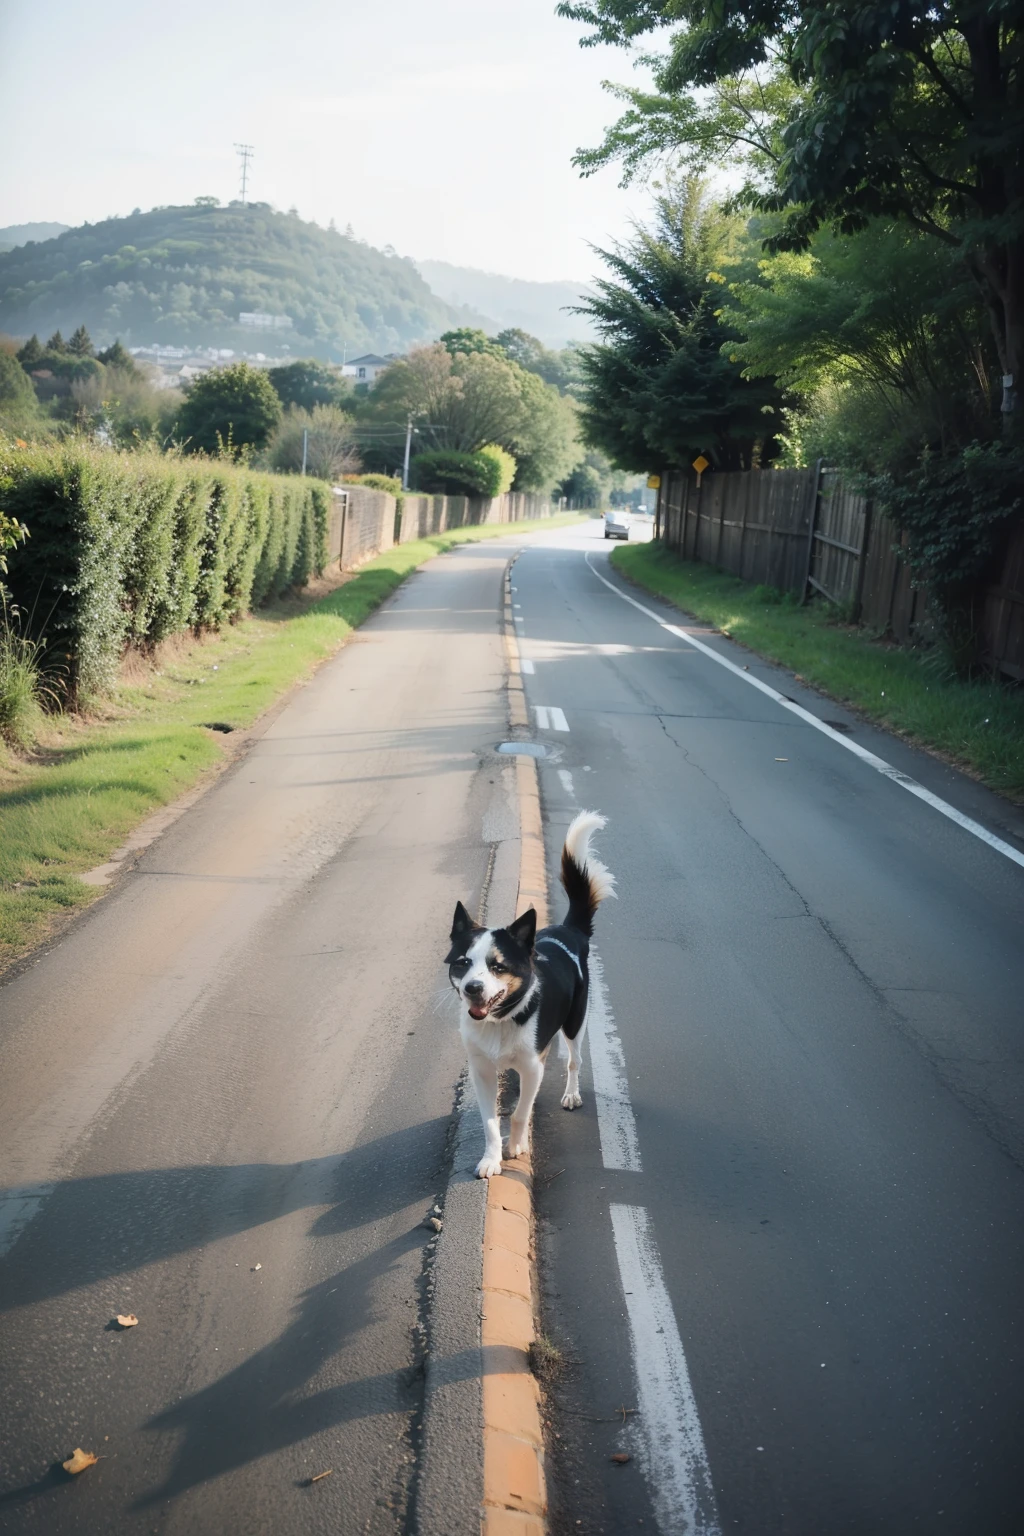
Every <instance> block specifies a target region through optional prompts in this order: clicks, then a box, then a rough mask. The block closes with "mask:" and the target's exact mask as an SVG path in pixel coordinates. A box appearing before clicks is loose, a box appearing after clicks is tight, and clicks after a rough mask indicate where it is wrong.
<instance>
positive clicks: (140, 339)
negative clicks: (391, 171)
mask: <svg viewBox="0 0 1024 1536" xmlns="http://www.w3.org/2000/svg"><path fill="white" fill-rule="evenodd" d="M253 312H258V313H261V314H265V315H274V316H286V317H287V323H286V324H283V325H280V326H278V327H277V328H275V329H273V330H271V331H260V330H254V329H252V328H249V327H246V326H243V325H242V324H240V322H239V315H240V314H243V313H253ZM480 318H481V317H480V316H479V315H476V314H472V313H470V312H467V311H465V310H459V309H456V308H454V307H452V306H450V305H448V304H446V303H445V302H444V301H443V300H442V299H439V298H438V297H437V296H436V295H435V294H434V293H432V292H431V290H430V288H429V287H428V285H427V283H426V282H425V281H424V279H423V277H422V276H421V275H420V273H419V272H418V271H417V270H416V267H415V266H414V264H413V263H412V262H411V261H408V260H406V259H404V258H402V257H399V256H395V255H393V254H390V253H388V252H385V251H378V250H375V249H374V248H373V247H372V246H368V245H364V244H363V243H362V242H360V241H358V240H355V239H353V238H351V237H349V236H347V235H342V234H339V233H338V232H337V231H336V230H333V229H321V228H320V227H319V226H318V225H316V224H309V223H306V222H305V221H304V220H302V219H300V218H299V217H298V215H297V214H288V213H276V212H274V210H273V209H271V208H270V207H269V205H267V204H265V203H253V204H249V205H248V206H247V207H243V206H242V205H241V204H235V203H232V204H230V205H229V206H228V207H225V208H220V207H217V206H215V205H214V206H210V205H208V204H206V203H199V204H197V205H195V206H190V207H182V208H176V207H172V208H154V209H152V210H151V211H150V212H148V213H141V212H135V213H133V214H130V215H129V216H128V217H127V218H120V219H105V220H104V221H103V222H102V223H100V224H84V225H82V226H81V227H80V228H78V229H67V230H65V232H64V233H63V234H61V235H58V236H57V238H56V239H52V240H47V241H45V242H44V243H42V244H36V245H28V246H19V247H17V248H16V249H14V250H10V251H6V252H3V253H0V331H6V332H8V333H9V334H10V335H14V336H27V335H29V334H30V333H31V332H33V331H35V332H37V333H38V334H39V335H40V337H42V338H43V339H45V337H46V336H48V335H49V334H50V332H51V331H53V330H56V329H57V328H60V329H61V330H62V331H64V333H65V334H67V333H68V332H69V331H73V330H74V329H75V327H76V326H78V325H82V324H84V325H85V326H87V328H88V330H89V332H90V333H91V335H92V337H93V340H94V341H95V342H96V343H97V344H98V345H104V344H107V343H109V342H111V341H113V339H114V338H115V336H119V337H120V338H121V340H122V341H123V342H124V343H125V344H126V345H128V346H147V345H152V344H153V343H160V344H162V345H172V346H204V347H231V348H233V349H235V350H237V351H244V350H254V349H255V348H257V347H259V348H261V349H263V350H265V351H268V352H271V351H272V352H275V353H279V352H282V351H284V350H285V349H286V348H288V349H290V350H291V351H292V352H293V353H298V354H301V355H303V356H309V355H314V356H319V357H322V358H325V359H328V360H332V361H340V359H341V357H342V352H343V349H345V348H347V350H348V356H349V357H352V356H353V355H355V354H357V353H359V352H366V351H369V350H373V351H377V352H389V351H400V350H404V349H405V348H407V347H409V346H410V345H412V344H414V343H416V342H421V341H430V340H433V339H434V338H436V337H437V336H438V335H439V334H440V333H441V332H442V331H443V330H445V329H447V328H448V327H450V326H453V325H466V324H478V323H479V322H480Z"/></svg>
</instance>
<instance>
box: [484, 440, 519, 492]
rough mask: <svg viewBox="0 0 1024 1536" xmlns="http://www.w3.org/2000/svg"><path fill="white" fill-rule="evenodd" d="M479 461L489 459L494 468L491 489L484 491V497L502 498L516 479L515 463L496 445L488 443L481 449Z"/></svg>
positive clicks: (510, 456)
mask: <svg viewBox="0 0 1024 1536" xmlns="http://www.w3.org/2000/svg"><path fill="white" fill-rule="evenodd" d="M478 457H479V458H481V459H489V460H490V461H491V462H492V463H493V464H494V466H495V474H494V480H493V481H492V489H491V490H489V491H484V493H483V494H484V495H485V496H504V494H505V492H506V491H510V490H511V489H512V482H513V480H514V479H515V477H516V461H515V459H514V458H513V457H512V455H511V454H510V453H506V451H505V449H504V448H499V447H498V444H497V443H488V444H487V446H486V447H485V448H481V449H480V452H479V454H478Z"/></svg>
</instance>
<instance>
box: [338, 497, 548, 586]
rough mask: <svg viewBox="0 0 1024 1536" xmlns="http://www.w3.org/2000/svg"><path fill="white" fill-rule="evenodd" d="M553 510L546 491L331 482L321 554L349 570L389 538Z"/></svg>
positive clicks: (402, 540) (403, 539)
mask: <svg viewBox="0 0 1024 1536" xmlns="http://www.w3.org/2000/svg"><path fill="white" fill-rule="evenodd" d="M558 511H559V506H558V504H557V502H556V503H554V504H552V502H551V500H550V499H549V498H548V497H547V496H536V495H533V494H532V493H527V492H524V491H509V492H507V493H506V494H505V495H504V496H492V497H481V496H415V495H406V494H404V493H403V495H401V496H399V497H395V496H389V495H388V494H387V492H386V491H373V490H370V488H369V487H368V486H365V485H351V486H335V487H334V497H333V505H332V507H331V515H330V519H329V521H328V526H327V559H328V563H329V564H333V563H334V562H335V561H337V562H338V563H339V564H340V565H341V568H342V570H346V571H349V570H354V569H355V567H356V566H357V565H361V564H362V562H363V561H364V560H369V559H370V558H371V557H372V556H373V555H379V554H381V553H382V552H383V551H384V550H386V549H391V548H392V547H393V546H394V545H395V544H407V543H408V542H409V540H410V539H422V538H425V537H426V535H427V534H431V533H444V532H445V530H446V529H448V528H466V527H476V526H477V525H479V524H481V523H518V522H522V521H523V519H525V518H538V517H553V516H554V515H555V514H556V513H557V512H558Z"/></svg>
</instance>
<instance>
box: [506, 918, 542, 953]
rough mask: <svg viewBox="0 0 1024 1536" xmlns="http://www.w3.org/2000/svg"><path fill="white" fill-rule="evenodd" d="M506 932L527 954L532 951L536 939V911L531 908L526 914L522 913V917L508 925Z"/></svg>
mask: <svg viewBox="0 0 1024 1536" xmlns="http://www.w3.org/2000/svg"><path fill="white" fill-rule="evenodd" d="M507 931H508V932H509V933H510V934H511V935H512V937H513V938H514V939H515V941H516V943H517V944H521V945H522V946H523V948H524V949H525V950H526V953H527V954H529V953H530V951H531V950H532V949H533V941H534V939H535V938H536V937H537V913H536V910H535V909H534V908H533V907H531V908H530V910H529V911H528V912H524V913H523V915H522V917H517V918H516V920H515V922H514V923H509V925H508V930H507Z"/></svg>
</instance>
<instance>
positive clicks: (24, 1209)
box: [0, 1184, 56, 1259]
mask: <svg viewBox="0 0 1024 1536" xmlns="http://www.w3.org/2000/svg"><path fill="white" fill-rule="evenodd" d="M55 1188H56V1186H55V1185H54V1184H22V1185H20V1186H18V1187H16V1188H14V1189H5V1190H3V1191H2V1192H0V1259H2V1258H3V1257H4V1256H5V1255H6V1254H7V1253H9V1252H10V1250H11V1249H12V1248H13V1247H14V1245H15V1243H16V1242H17V1241H18V1238H19V1237H20V1236H21V1234H22V1232H23V1231H24V1230H25V1228H26V1227H27V1226H28V1224H29V1222H30V1221H32V1220H34V1218H35V1217H36V1216H38V1214H39V1212H40V1211H41V1210H42V1208H43V1206H44V1205H45V1203H46V1201H47V1198H48V1197H49V1196H50V1195H52V1194H53V1191H54V1189H55Z"/></svg>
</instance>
